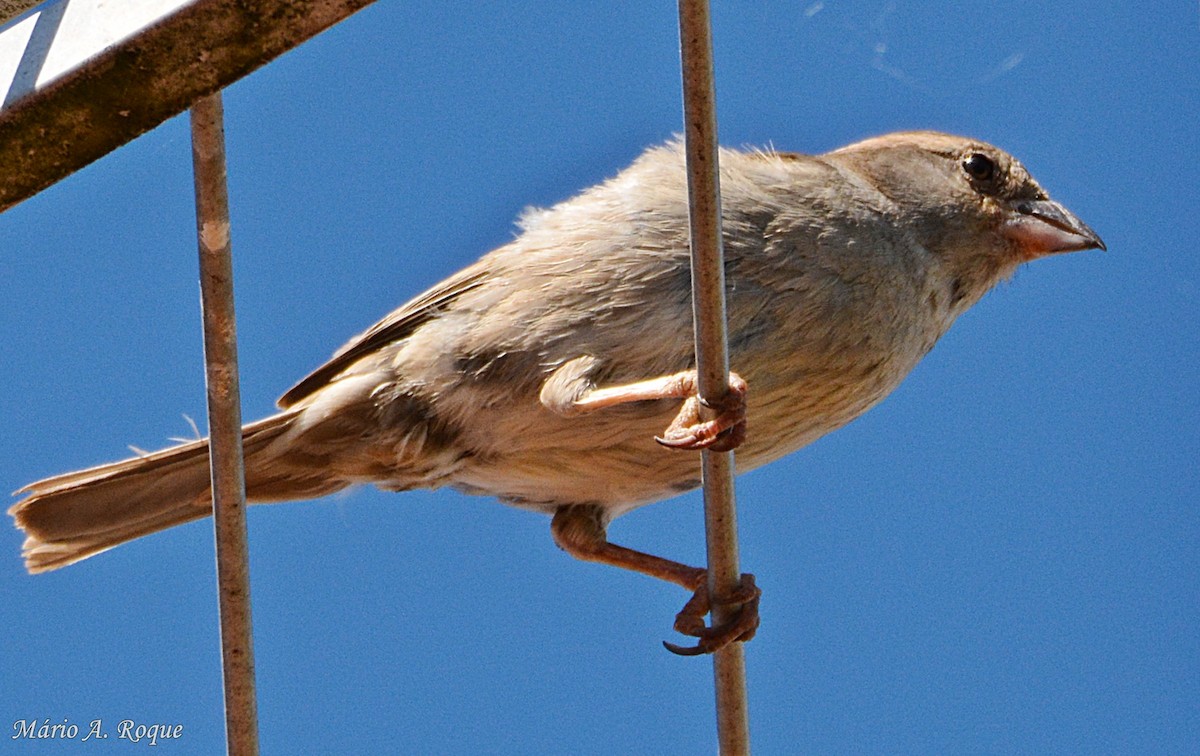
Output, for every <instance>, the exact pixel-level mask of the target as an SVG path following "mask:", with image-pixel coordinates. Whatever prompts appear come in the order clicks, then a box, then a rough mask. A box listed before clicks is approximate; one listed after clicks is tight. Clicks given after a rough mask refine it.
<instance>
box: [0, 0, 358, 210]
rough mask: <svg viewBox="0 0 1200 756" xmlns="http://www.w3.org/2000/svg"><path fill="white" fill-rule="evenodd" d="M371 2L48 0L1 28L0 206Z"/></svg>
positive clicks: (25, 195) (18, 199)
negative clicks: (116, 0) (117, 0)
mask: <svg viewBox="0 0 1200 756" xmlns="http://www.w3.org/2000/svg"><path fill="white" fill-rule="evenodd" d="M3 1H4V0H0V2H3ZM13 1H14V2H18V1H19V0H13ZM371 2H373V0H254V1H253V2H247V0H139V1H138V2H115V3H114V2H110V0H55V1H53V2H47V3H46V4H45V5H44V6H43V7H42V8H40V9H39V10H37V11H35V12H33V13H30V14H28V15H27V16H25V17H24V18H22V19H21V20H19V21H17V22H16V23H13V24H11V25H10V26H8V27H7V28H4V29H0V102H2V103H3V104H2V105H0V211H3V210H7V209H8V208H10V207H12V206H13V205H15V204H17V203H18V202H21V201H22V200H25V199H27V198H29V197H31V196H32V195H34V194H36V193H37V192H39V191H41V190H42V189H45V188H46V187H48V186H50V185H51V184H53V183H54V182H56V181H58V180H60V179H62V178H65V177H66V176H68V175H70V174H71V173H73V172H74V171H77V170H79V169H80V168H82V167H84V166H85V165H87V164H88V163H91V162H92V161H94V160H96V159H98V158H100V157H103V156H104V155H106V154H107V153H109V152H111V151H112V150H114V149H116V148H117V147H120V146H121V145H123V144H125V143H126V142H129V141H131V140H132V139H134V138H135V137H137V136H139V135H141V134H143V133H145V132H146V131H149V130H150V129H152V128H154V127H155V126H158V125H159V124H160V123H162V122H163V121H165V120H167V119H168V118H171V117H173V116H176V115H179V114H180V113H182V112H183V111H185V110H187V109H188V108H189V107H190V106H191V104H192V103H193V102H195V101H196V100H197V99H198V98H200V97H204V96H206V95H209V94H212V93H213V92H217V91H219V90H221V89H223V88H224V87H226V86H228V85H229V84H231V83H233V82H234V81H236V80H237V79H240V78H241V77H243V76H245V75H246V74H248V73H250V72H251V71H253V70H255V69H256V68H259V67H260V66H262V65H264V64H266V63H268V62H270V61H271V60H273V59H274V58H276V57H278V56H279V55H281V54H283V53H285V52H287V51H288V50H290V49H292V48H293V47H296V46H297V45H299V44H301V43H302V42H304V41H305V40H307V39H309V38H310V37H312V36H314V35H316V34H318V33H320V32H321V31H324V30H325V29H327V28H329V27H330V26H332V25H333V24H336V23H337V22H339V21H341V20H342V19H344V18H346V17H347V16H349V15H351V14H352V13H354V12H355V11H357V10H359V9H361V8H363V7H364V6H366V5H369V4H370V3H371ZM18 9H19V6H18Z"/></svg>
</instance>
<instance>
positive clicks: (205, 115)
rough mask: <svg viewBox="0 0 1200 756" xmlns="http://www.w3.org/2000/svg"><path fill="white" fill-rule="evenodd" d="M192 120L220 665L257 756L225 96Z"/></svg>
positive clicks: (230, 715) (248, 748)
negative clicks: (215, 555) (218, 614)
mask: <svg viewBox="0 0 1200 756" xmlns="http://www.w3.org/2000/svg"><path fill="white" fill-rule="evenodd" d="M191 119H192V165H193V170H194V171H195V182H196V233H197V237H198V239H199V248H200V300H201V308H202V310H203V313H204V364H205V370H206V373H207V382H208V430H209V454H210V462H211V466H212V492H213V523H214V526H213V527H214V532H215V535H216V544H217V545H216V553H217V588H218V592H219V611H220V618H221V660H222V670H223V673H224V680H225V737H226V744H227V749H228V752H229V753H230V754H233V755H234V756H253V755H254V754H257V753H258V704H257V702H256V700H255V694H254V643H253V632H252V626H251V622H250V554H249V546H248V544H247V539H246V476H245V470H244V468H243V461H242V410H241V398H240V392H239V387H238V368H237V327H236V320H235V318H234V312H233V259H232V248H231V245H230V236H229V196H228V193H227V188H226V181H225V125H224V110H223V108H222V106H221V93H220V92H217V93H216V94H213V95H209V96H208V97H205V98H202V99H200V100H197V101H196V102H195V104H193V105H192V109H191Z"/></svg>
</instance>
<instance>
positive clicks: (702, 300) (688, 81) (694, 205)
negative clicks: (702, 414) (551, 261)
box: [679, 0, 750, 754]
mask: <svg viewBox="0 0 1200 756" xmlns="http://www.w3.org/2000/svg"><path fill="white" fill-rule="evenodd" d="M679 38H680V59H681V63H682V69H683V110H684V125H685V132H684V140H685V150H686V153H687V163H688V197H689V202H690V207H689V213H690V222H691V245H692V308H693V316H694V318H695V324H696V370H697V372H698V373H699V377H700V381H699V382H700V396H701V397H705V398H712V399H715V398H720V397H723V396H724V395H725V392H726V391H728V387H729V348H728V345H727V339H726V325H725V265H724V250H723V249H722V245H721V193H720V180H719V172H718V169H719V166H718V159H717V112H716V88H715V86H714V84H713V62H712V25H711V20H710V16H709V9H708V2H707V0H679ZM702 472H703V478H704V523H705V533H706V536H707V541H708V594H709V596H728V595H730V594H731V593H733V592H734V591H735V590H736V589H737V587H738V584H739V580H740V568H739V567H738V545H737V518H736V511H735V507H734V495H733V452H713V451H709V450H705V451H704V452H702ZM736 609H737V607H723V606H721V605H719V604H716V603H714V604H713V624H714V625H718V624H723V623H725V622H727V621H729V620H730V619H731V618H732V617H731V615H732V614H733V613H734V612H736ZM731 610H732V611H731ZM713 672H714V685H715V689H716V705H717V739H718V742H719V745H720V749H721V753H722V754H747V753H749V752H750V722H749V708H748V705H747V700H746V659H745V655H744V652H743V649H742V644H741V643H731V644H729V645H728V646H726V647H725V648H723V649H721V650H720V651H718V652H717V653H715V654H714V655H713Z"/></svg>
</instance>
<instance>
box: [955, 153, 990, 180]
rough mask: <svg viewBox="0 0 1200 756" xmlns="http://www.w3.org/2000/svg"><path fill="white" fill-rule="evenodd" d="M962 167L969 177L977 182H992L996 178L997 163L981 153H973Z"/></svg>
mask: <svg viewBox="0 0 1200 756" xmlns="http://www.w3.org/2000/svg"><path fill="white" fill-rule="evenodd" d="M962 166H963V170H964V171H966V172H967V175H968V176H970V177H971V178H973V179H975V180H976V181H991V180H992V179H993V178H995V176H996V162H995V161H994V160H992V159H991V158H990V157H988V156H987V155H984V154H983V153H981V152H975V153H972V154H971V156H970V157H968V158H967V159H966V160H964V161H963V164H962Z"/></svg>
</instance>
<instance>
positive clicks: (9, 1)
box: [0, 0, 45, 27]
mask: <svg viewBox="0 0 1200 756" xmlns="http://www.w3.org/2000/svg"><path fill="white" fill-rule="evenodd" d="M43 2H45V0H0V27H4V26H7V25H8V22H9V21H12V20H13V19H14V18H16V17H17V16H21V15H24V14H25V13H27V12H29V11H31V10H33V9H34V8H36V7H38V6H39V5H41V4H42V3H43Z"/></svg>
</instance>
